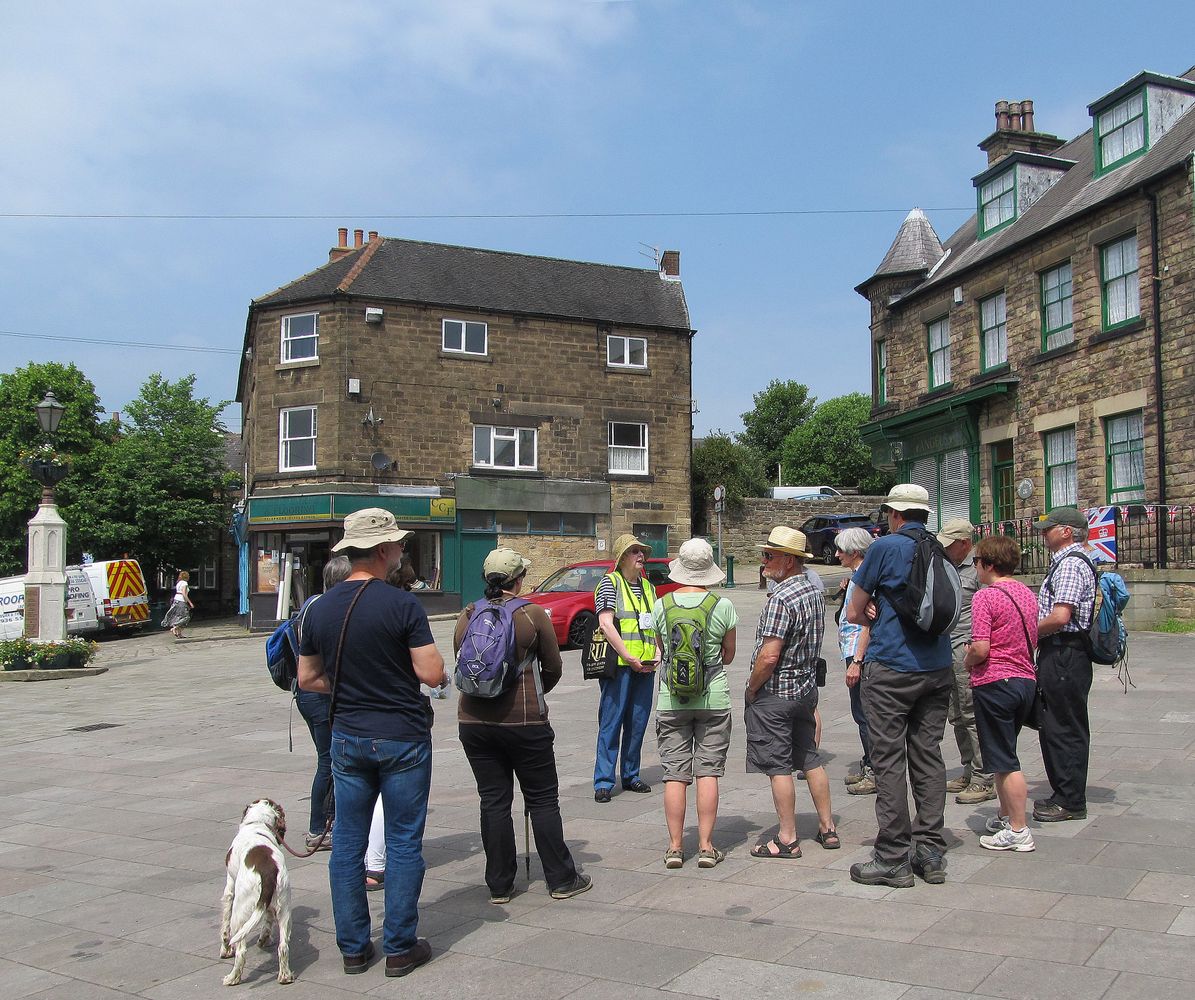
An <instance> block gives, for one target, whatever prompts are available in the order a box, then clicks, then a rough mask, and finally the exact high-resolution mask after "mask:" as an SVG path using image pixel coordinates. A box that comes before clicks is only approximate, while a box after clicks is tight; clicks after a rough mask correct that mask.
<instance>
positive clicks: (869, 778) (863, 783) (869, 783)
mask: <svg viewBox="0 0 1195 1000" xmlns="http://www.w3.org/2000/svg"><path fill="white" fill-rule="evenodd" d="M865 771H866V773H865V774H864V775H863V777H862V778H860V779H859V780H858V781H856V782H855V783H854V784H853V785H847V786H846V790H847V793H848V794H850V795H875V793H876V773H875V771H873V770H872V769H871V768H870V767H869V768H865Z"/></svg>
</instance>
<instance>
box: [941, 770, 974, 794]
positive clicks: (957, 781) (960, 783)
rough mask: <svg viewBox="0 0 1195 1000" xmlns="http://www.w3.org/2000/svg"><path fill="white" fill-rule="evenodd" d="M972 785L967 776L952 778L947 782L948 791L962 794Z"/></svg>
mask: <svg viewBox="0 0 1195 1000" xmlns="http://www.w3.org/2000/svg"><path fill="white" fill-rule="evenodd" d="M970 784H971V779H970V778H969V777H968V776H967V775H965V774H964V775H960V776H959V777H957V778H951V779H950V780H949V781H948V782H946V791H948V792H961V791H963V790H964V789H966V788H967V787H968V786H969V785H970Z"/></svg>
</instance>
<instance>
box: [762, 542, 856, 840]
mask: <svg viewBox="0 0 1195 1000" xmlns="http://www.w3.org/2000/svg"><path fill="white" fill-rule="evenodd" d="M806 545H807V542H806V540H805V535H804V534H803V533H802V532H800V531H797V530H795V529H793V528H786V527H783V526H778V527H775V528H773V529H772V533H771V534H770V535H769V536H768V540H767V542H765V543H764V544H763V545H761V546H760V548H761V549H762V550H763V551H762V552H761V553H760V559H761V560H762V562H763V574H764V576H765V577H766V578H767V579H768V580H771V581H774V582H775V583H776V589H775V590H773V591H772V593H771V594H769V595H768V600H767V603H766V604H765V605H764V608H763V612H762V613H761V614H760V616H759V628H758V629H757V630H756V633H755V652H754V653H753V654H752V656H751V676H750V677H749V678H747V691H746V695H745V700H746V708H745V711H744V713H743V715H744V722H745V723H746V726H747V771H748V773H754V774H766V775H767V776H768V779H769V781H770V782H771V786H772V803H773V805H775V807H776V817H777V819H779V820H780V828H779V830H778V831H777V833H776V835H775V836H774V837H771V838H770V839H767V840H761V841H760V842H759V843H758V844H756V845H755V847H753V848H752V849H751V856H752V857H755V858H765V859H790V860H791V859H793V858H799V857H800V856H801V847H800V843H799V841H798V839H797V815H796V808H797V789H796V785H795V784H794V783H793V771H797V770H803V771H804V772H805V780H806V783H807V784H808V786H809V794H810V796H811V797H812V798H813V805H814V808H815V809H816V810H817V820H818V833H817V837H816V840H817V842H818V843H819V844H821V845H822V847H824V848H826V849H827V850H836V849H837V848H839V847H841V846H842V845H841V843H840V841H839V839H838V834H837V832H835V830H834V814H833V812H832V811H831V808H830V779H829V778H828V777H827V775H826V768H825V760H824V758H823V757H822V756H821V754H820V753H819V752H818V748H817V742H816V736H815V732H816V720H815V718H814V712H815V711H816V709H817V660H818V658H819V657H820V656H821V648H822V634H823V632H824V631H825V614H826V600H825V596H824V594H823V592H822V591H820V590H818V589H817V587H816V586H814V585H813V584H812V583H811V582H810V581H809V580H808V579H807V578H806V576H805V575H804V569H805V560H806V559H812V558H813V556H812V554H810V553H809V552H807V551H806Z"/></svg>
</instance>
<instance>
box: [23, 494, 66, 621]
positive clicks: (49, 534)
mask: <svg viewBox="0 0 1195 1000" xmlns="http://www.w3.org/2000/svg"><path fill="white" fill-rule="evenodd" d="M25 635H26V636H28V637H29V638H30V639H33V640H35V641H37V642H61V641H62V640H63V639H65V638H66V522H65V521H64V520H63V519H62V517H61V516H60V515H59V513H58V505H57V504H56V503H55V502H54V496H53V494H52V493H50V492H49V491H47V492H46V493H43V494H42V502H41V506H40V507H38V508H37V513H36V514H34V515H33V518H32V520H30V522H29V574H28V575H27V576H26V577H25Z"/></svg>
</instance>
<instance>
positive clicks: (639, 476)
mask: <svg viewBox="0 0 1195 1000" xmlns="http://www.w3.org/2000/svg"><path fill="white" fill-rule="evenodd" d="M655 481H656V477H655V476H653V475H652V474H651V473H650V472H607V473H606V482H608V483H654V482H655Z"/></svg>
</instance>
